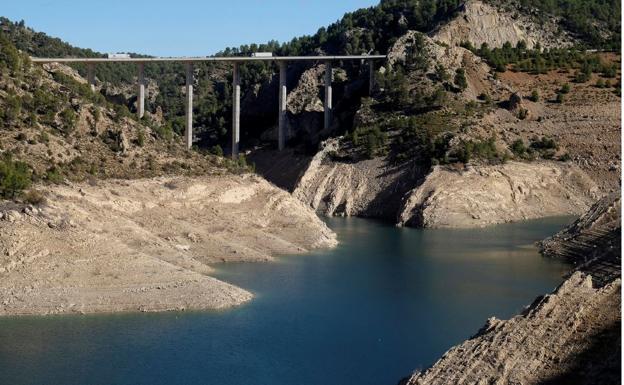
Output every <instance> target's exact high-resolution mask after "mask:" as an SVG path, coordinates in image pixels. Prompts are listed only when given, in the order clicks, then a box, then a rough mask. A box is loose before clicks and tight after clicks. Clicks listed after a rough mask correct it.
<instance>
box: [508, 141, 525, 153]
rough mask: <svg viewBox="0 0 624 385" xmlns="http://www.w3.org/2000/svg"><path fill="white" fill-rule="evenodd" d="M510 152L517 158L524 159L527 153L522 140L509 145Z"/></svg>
mask: <svg viewBox="0 0 624 385" xmlns="http://www.w3.org/2000/svg"><path fill="white" fill-rule="evenodd" d="M511 152H513V154H514V155H516V156H518V157H524V156H525V155H526V152H527V148H526V146H525V144H524V141H523V140H522V139H516V140H514V142H513V143H512V144H511Z"/></svg>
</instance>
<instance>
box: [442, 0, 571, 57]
mask: <svg viewBox="0 0 624 385" xmlns="http://www.w3.org/2000/svg"><path fill="white" fill-rule="evenodd" d="M499 6H500V5H499ZM507 7H509V8H510V11H514V10H513V9H511V5H510V4H508V5H507ZM514 14H515V16H512V13H511V12H504V11H502V10H501V9H500V8H499V7H494V6H492V5H490V4H487V3H486V2H483V1H479V0H470V1H466V2H465V3H463V4H462V5H461V6H460V9H459V10H458V14H457V16H456V17H453V18H452V19H451V20H450V21H448V22H446V23H443V24H441V25H440V26H439V27H438V28H436V29H435V30H433V31H432V32H431V33H430V35H431V36H432V37H433V38H434V39H435V40H438V41H440V42H443V43H446V44H448V45H451V46H455V45H460V44H461V43H462V42H471V43H472V44H473V45H474V46H476V47H480V46H481V44H484V43H485V44H487V45H488V46H489V47H490V48H493V47H501V46H502V45H503V44H505V43H506V42H509V43H511V44H512V45H513V46H515V45H516V44H517V43H518V42H520V41H524V42H525V43H527V46H528V47H529V48H533V47H534V46H535V45H536V44H537V43H539V44H541V46H542V47H548V48H550V47H561V46H567V45H572V44H573V43H574V39H573V38H572V37H570V36H569V35H568V34H566V33H563V32H561V31H560V29H559V28H558V26H557V23H556V20H549V21H548V22H546V23H542V24H541V25H537V24H536V23H535V22H534V21H533V20H532V19H531V18H530V17H529V16H528V15H526V14H522V13H518V12H515V13H514Z"/></svg>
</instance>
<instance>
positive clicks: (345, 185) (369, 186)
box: [293, 139, 419, 221]
mask: <svg viewBox="0 0 624 385" xmlns="http://www.w3.org/2000/svg"><path fill="white" fill-rule="evenodd" d="M339 147H340V139H329V140H327V141H325V142H324V143H323V145H322V149H321V150H320V151H319V152H318V153H317V154H316V155H315V156H314V157H313V158H312V160H311V161H310V163H309V164H308V167H307V169H306V171H305V172H304V173H303V175H302V176H301V178H300V179H299V181H298V182H297V184H296V187H295V189H294V191H293V196H294V197H295V198H297V199H299V200H300V201H302V202H303V203H305V204H307V205H309V206H310V207H312V208H314V209H315V210H316V211H317V212H319V213H322V214H324V215H346V216H361V217H375V218H385V219H387V220H390V221H394V219H395V218H396V213H397V211H398V209H399V208H400V202H401V197H402V195H403V194H405V193H406V192H407V191H409V189H411V188H412V187H413V186H414V184H415V183H416V182H417V181H418V175H419V170H417V169H402V168H398V167H392V166H390V165H389V164H388V163H387V162H386V160H384V159H382V158H375V159H368V160H361V161H358V162H346V161H340V160H335V159H333V155H334V154H335V153H336V151H337V150H338V149H339Z"/></svg>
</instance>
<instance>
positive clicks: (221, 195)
mask: <svg viewBox="0 0 624 385" xmlns="http://www.w3.org/2000/svg"><path fill="white" fill-rule="evenodd" d="M47 190H48V191H47V193H48V203H47V204H46V205H44V206H43V207H42V208H41V209H38V208H33V207H25V208H24V209H23V210H20V209H19V208H18V207H11V206H10V204H5V207H4V208H1V211H0V213H1V214H0V277H1V279H0V315H11V314H48V313H63V312H84V313H91V312H111V311H137V310H141V311H160V310H172V309H205V308H222V307H227V306H232V305H236V304H239V303H241V302H244V301H247V300H249V299H250V298H251V294H250V293H248V292H246V291H244V290H242V289H239V288H237V287H234V286H232V285H229V284H227V283H224V282H221V281H219V280H217V279H215V278H212V277H210V276H208V274H209V273H210V271H211V270H212V268H211V267H209V266H208V264H210V263H215V262H222V261H235V260H244V261H263V260H269V259H271V255H272V254H274V253H297V252H302V251H305V250H306V249H311V248H316V247H331V246H333V245H334V244H335V243H336V240H335V235H334V234H333V232H332V231H331V230H329V229H328V228H327V227H326V226H325V224H324V223H323V222H321V221H320V220H319V219H318V218H317V217H316V215H315V214H314V212H313V211H312V210H310V209H309V208H307V207H305V206H304V205H303V204H301V203H300V202H298V201H297V200H295V199H293V198H292V197H291V196H290V195H289V194H287V193H286V192H284V191H282V190H279V189H277V188H276V187H274V186H272V185H271V184H269V183H268V182H266V181H265V180H263V179H261V178H259V177H256V176H252V175H243V176H220V177H216V176H213V177H204V178H186V177H173V178H165V177H163V178H155V179H143V180H135V181H115V180H110V181H105V182H100V184H99V185H98V186H90V185H87V184H76V185H68V186H55V187H49V188H47Z"/></svg>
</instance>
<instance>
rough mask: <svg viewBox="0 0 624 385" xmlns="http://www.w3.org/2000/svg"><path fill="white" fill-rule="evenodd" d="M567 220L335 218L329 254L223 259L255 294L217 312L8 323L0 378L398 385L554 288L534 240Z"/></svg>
mask: <svg viewBox="0 0 624 385" xmlns="http://www.w3.org/2000/svg"><path fill="white" fill-rule="evenodd" d="M570 221H571V218H552V219H545V220H539V221H531V222H525V223H519V224H509V225H501V226H496V227H492V228H487V229H478V230H415V229H406V228H396V227H393V226H389V225H386V224H383V223H379V222H375V221H370V220H362V219H355V218H347V219H345V218H332V219H328V224H329V225H330V226H331V227H332V228H333V229H334V230H335V231H336V232H337V234H338V236H339V239H340V244H339V246H338V247H336V248H335V249H333V250H322V251H314V252H311V253H308V254H305V255H297V256H283V257H280V258H278V261H277V262H276V263H266V264H264V263H233V264H227V265H222V266H220V267H219V269H218V271H217V277H218V278H220V279H223V280H225V281H228V282H231V283H233V284H235V285H238V286H241V287H243V288H246V289H248V290H250V291H252V292H253V293H254V294H255V295H256V298H255V299H254V300H253V301H251V302H250V303H248V304H246V305H244V306H241V307H238V308H234V309H230V310H227V311H219V312H214V311H213V312H210V311H208V312H195V313H165V314H124V315H99V316H57V317H24V318H6V319H0V384H5V383H19V384H49V383H63V384H84V383H89V384H113V383H114V384H189V383H215V384H249V383H253V384H294V383H296V384H346V383H358V384H396V383H397V381H398V380H399V379H400V378H402V377H404V376H405V375H406V374H409V373H410V372H412V371H413V370H415V369H418V368H424V367H426V366H428V365H430V364H431V363H433V362H434V361H435V359H436V358H437V357H439V356H440V355H441V354H442V353H443V352H444V351H445V350H446V349H448V348H449V347H450V346H452V345H453V344H456V343H458V342H460V341H462V340H463V339H465V338H467V337H469V336H470V335H472V334H473V333H474V332H475V331H477V330H478V329H479V328H480V327H481V326H482V324H483V323H484V321H485V319H486V318H487V317H490V316H497V317H499V318H507V317H510V316H512V315H514V314H516V313H518V312H519V311H521V310H522V308H523V306H525V305H527V304H529V303H531V301H532V300H533V298H534V297H536V296H537V295H540V294H543V293H545V292H548V291H551V290H552V289H553V288H554V287H555V286H556V285H557V284H558V283H559V282H560V281H561V276H562V274H564V273H565V272H566V271H567V270H568V266H566V265H563V264H561V263H559V262H556V261H553V260H547V259H545V258H542V257H540V256H539V254H538V253H537V250H536V248H535V247H534V246H533V243H534V242H535V241H537V240H540V239H542V238H544V237H546V236H548V235H552V234H553V233H555V232H556V231H558V230H559V229H561V228H562V227H563V226H564V225H565V224H567V223H569V222H570Z"/></svg>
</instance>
